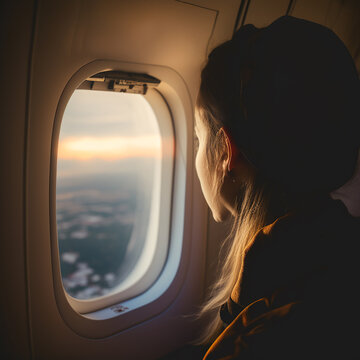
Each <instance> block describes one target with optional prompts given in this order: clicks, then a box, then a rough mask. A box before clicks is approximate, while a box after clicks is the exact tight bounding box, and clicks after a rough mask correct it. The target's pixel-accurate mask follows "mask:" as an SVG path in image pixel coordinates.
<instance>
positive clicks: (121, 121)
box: [56, 89, 165, 300]
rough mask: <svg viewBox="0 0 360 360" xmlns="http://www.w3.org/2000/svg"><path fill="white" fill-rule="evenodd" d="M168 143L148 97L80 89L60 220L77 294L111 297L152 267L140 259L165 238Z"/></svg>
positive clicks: (70, 114) (63, 253) (60, 161)
mask: <svg viewBox="0 0 360 360" xmlns="http://www.w3.org/2000/svg"><path fill="white" fill-rule="evenodd" d="M162 141H163V139H162V137H161V131H160V129H159V124H158V120H157V118H156V115H155V113H154V111H153V109H152V107H151V106H150V104H149V102H148V101H147V100H146V97H145V96H143V95H139V94H128V93H119V92H109V91H92V90H84V89H77V90H75V92H74V93H73V95H72V97H71V98H70V100H69V102H68V105H67V107H66V109H65V112H64V116H63V119H62V124H61V130H60V137H59V145H58V157H57V182H56V220H57V231H58V246H59V255H60V267H61V276H62V282H63V286H64V289H65V290H66V292H67V294H68V295H70V296H71V297H73V298H75V299H79V300H80V299H92V300H93V299H97V298H99V297H104V296H108V295H109V294H113V293H115V292H117V291H119V289H120V288H121V285H122V284H124V281H125V280H126V279H127V278H128V277H129V276H130V274H131V273H132V272H134V271H135V270H134V269H137V270H136V271H137V272H138V273H139V272H140V273H141V272H142V273H146V272H147V271H149V270H148V265H147V264H145V265H144V266H142V265H141V264H140V265H139V262H140V261H141V259H143V258H144V254H143V251H144V249H147V248H148V247H149V245H148V244H147V242H149V241H150V242H151V241H156V238H157V234H156V231H155V232H154V229H153V228H154V226H153V224H152V223H153V222H154V221H155V222H156V221H158V219H157V218H156V216H158V210H157V209H158V208H159V206H158V204H157V203H158V202H159V199H158V198H159V193H160V188H159V184H158V182H159V179H160V173H161V171H162V162H163V159H164V157H165V155H164V149H163V146H162ZM156 189H158V190H156ZM155 228H156V227H155ZM149 256H150V255H149ZM149 256H146V257H147V258H148V257H149Z"/></svg>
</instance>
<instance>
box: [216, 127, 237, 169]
mask: <svg viewBox="0 0 360 360" xmlns="http://www.w3.org/2000/svg"><path fill="white" fill-rule="evenodd" d="M220 131H221V132H222V136H223V137H224V140H225V154H224V155H225V157H224V165H226V168H227V170H228V171H231V170H232V169H233V168H234V167H235V162H236V161H237V158H238V155H239V150H238V149H237V147H236V145H235V143H234V141H233V140H232V138H231V136H230V134H229V132H228V131H227V130H226V129H225V128H224V127H222V128H220Z"/></svg>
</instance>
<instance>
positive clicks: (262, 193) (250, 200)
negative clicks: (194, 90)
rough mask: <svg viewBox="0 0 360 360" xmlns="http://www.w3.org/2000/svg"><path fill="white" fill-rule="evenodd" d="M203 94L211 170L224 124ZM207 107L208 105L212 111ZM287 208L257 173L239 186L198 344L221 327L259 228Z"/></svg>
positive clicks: (285, 201)
mask: <svg viewBox="0 0 360 360" xmlns="http://www.w3.org/2000/svg"><path fill="white" fill-rule="evenodd" d="M206 94H207V92H201V91H200V93H199V96H198V100H197V111H198V114H199V121H202V122H203V124H204V125H205V127H206V129H207V131H208V136H209V138H208V141H209V144H208V146H207V148H206V149H207V153H206V155H207V160H208V163H209V166H210V167H214V166H215V165H216V163H217V162H218V161H219V158H220V154H221V152H222V151H224V147H225V142H224V139H223V137H222V136H221V135H220V134H221V133H220V132H219V129H220V128H221V126H222V125H223V124H222V122H221V121H219V120H220V119H221V116H220V115H219V111H218V110H217V107H216V102H215V101H214V99H212V101H211V102H209V101H208V99H206V98H204V97H205V96H207V95H206ZM208 104H211V108H210V107H209V106H208ZM222 182H223V179H222V178H217V179H215V181H214V182H213V184H214V188H213V189H212V190H213V192H214V193H219V192H220V187H221V185H222ZM288 206H289V200H288V197H287V194H286V193H285V192H284V191H282V190H281V189H280V188H279V187H278V186H276V185H275V184H273V183H272V182H271V181H269V180H267V179H264V178H263V177H262V176H261V174H260V173H256V174H255V176H254V177H252V178H250V179H247V181H244V182H243V183H242V186H241V191H240V193H239V194H238V197H237V199H236V214H235V216H234V218H233V224H232V229H231V232H230V234H229V236H228V237H227V239H226V240H225V241H224V243H223V246H222V252H223V255H224V256H221V258H224V259H225V260H224V262H223V263H222V264H221V271H220V274H219V276H218V278H217V279H216V281H215V283H214V284H213V285H212V289H211V292H210V294H209V298H208V299H207V301H206V302H205V303H204V304H203V307H202V309H201V310H200V312H199V316H200V317H202V316H204V317H210V318H211V319H210V321H209V323H208V326H207V328H206V329H205V331H204V332H203V334H202V336H200V338H199V339H198V340H197V343H199V344H204V343H208V342H209V341H212V340H213V339H214V338H215V337H216V336H217V335H218V333H219V331H220V330H221V327H222V322H221V319H220V317H219V315H218V310H219V308H220V306H221V305H222V304H223V303H224V302H225V301H226V300H227V299H228V297H229V296H230V294H231V291H232V289H233V287H234V285H235V283H236V281H237V279H238V275H239V274H240V272H241V268H242V263H243V254H244V250H245V248H246V246H247V245H248V243H249V242H250V240H251V239H252V238H253V237H254V236H255V234H256V233H257V231H258V230H259V229H261V228H262V227H264V226H265V225H266V224H269V223H271V222H272V221H274V220H275V219H276V218H277V217H278V216H281V215H282V214H284V213H285V212H286V209H287V207H288Z"/></svg>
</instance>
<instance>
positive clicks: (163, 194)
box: [54, 88, 174, 314]
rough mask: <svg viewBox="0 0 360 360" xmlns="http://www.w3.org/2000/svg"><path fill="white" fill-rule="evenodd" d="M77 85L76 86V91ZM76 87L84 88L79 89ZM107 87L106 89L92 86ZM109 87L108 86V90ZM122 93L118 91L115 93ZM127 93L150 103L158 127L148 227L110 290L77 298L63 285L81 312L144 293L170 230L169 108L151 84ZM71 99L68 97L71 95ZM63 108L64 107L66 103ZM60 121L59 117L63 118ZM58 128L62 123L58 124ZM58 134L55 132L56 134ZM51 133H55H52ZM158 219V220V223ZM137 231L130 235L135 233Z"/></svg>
mask: <svg viewBox="0 0 360 360" xmlns="http://www.w3.org/2000/svg"><path fill="white" fill-rule="evenodd" d="M77 90H78V89H75V91H77ZM79 91H83V90H81V88H80V90H79ZM91 91H94V92H97V91H106V90H91ZM108 91H111V90H108ZM118 95H119V96H121V94H120V93H119V94H118ZM129 96H143V97H144V98H145V100H146V102H147V103H148V105H149V106H150V107H151V109H152V111H153V113H154V116H155V118H156V121H157V124H158V127H159V136H160V137H161V151H162V153H163V154H165V156H163V157H162V159H161V160H160V161H161V164H160V166H159V167H160V169H159V171H157V170H156V171H155V178H156V179H155V180H154V184H153V188H152V194H151V198H152V200H151V204H150V219H149V225H150V227H149V229H148V231H147V235H146V240H145V243H144V250H145V251H143V252H142V254H141V256H140V259H138V261H137V263H136V265H135V266H134V268H132V269H131V270H130V271H129V273H127V274H126V276H127V281H123V282H121V283H120V284H119V285H118V286H117V288H114V292H113V291H112V292H111V293H110V294H108V295H105V296H99V297H96V298H94V299H77V298H75V297H73V296H71V295H70V294H69V293H68V292H67V291H66V289H64V291H65V295H66V298H67V300H68V302H69V304H70V305H71V307H72V308H73V309H74V310H75V311H77V312H79V313H81V314H88V313H92V312H96V311H98V310H100V309H103V308H106V307H108V306H111V305H113V304H114V303H119V302H122V301H125V300H128V299H131V298H134V297H136V296H137V295H139V294H141V293H143V292H144V291H146V290H147V289H148V288H150V287H151V285H152V284H153V283H154V282H155V281H156V279H157V277H158V276H159V274H160V272H161V270H162V268H163V266H164V264H165V261H166V257H167V252H168V246H169V231H170V208H171V194H172V178H173V167H174V164H173V158H174V144H173V142H174V130H173V124H172V118H171V114H170V112H169V109H168V107H167V105H166V103H165V101H164V99H163V98H162V96H161V95H160V94H159V92H158V91H156V90H155V89H153V88H149V89H148V91H147V93H146V95H140V94H130V95H129ZM70 99H71V97H70ZM65 109H66V107H65ZM59 121H62V119H61V120H60V119H59ZM60 132H61V124H60ZM59 135H60V134H58V136H59ZM54 136H56V135H55V134H54ZM160 221H161V223H160ZM136 235H137V234H136V231H134V232H133V233H132V237H136ZM140 262H142V263H144V262H145V264H146V268H145V269H140V270H139V267H141V266H139V263H140ZM60 270H61V267H60Z"/></svg>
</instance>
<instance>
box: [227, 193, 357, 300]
mask: <svg viewBox="0 0 360 360" xmlns="http://www.w3.org/2000/svg"><path fill="white" fill-rule="evenodd" d="M359 239H360V225H359V221H358V220H355V219H354V218H352V217H351V216H350V215H349V214H348V212H347V210H346V208H345V207H344V206H343V205H342V203H340V202H338V201H334V200H329V201H328V202H326V204H323V205H322V206H320V207H318V208H317V209H315V208H313V209H309V211H308V212H305V211H303V212H298V213H289V214H287V215H285V216H283V217H281V218H279V219H277V220H276V221H275V222H273V223H272V224H270V225H268V226H266V227H264V228H262V229H261V230H259V231H258V233H257V234H256V235H255V236H254V238H253V239H252V240H251V241H250V243H249V244H248V246H247V247H246V249H245V253H244V258H243V266H242V270H241V274H240V276H239V279H238V282H237V284H236V285H235V287H234V290H233V293H232V298H233V300H234V301H235V302H236V303H238V304H240V305H241V307H244V306H246V305H247V304H249V303H250V302H252V301H254V300H256V299H258V298H261V297H264V296H271V295H272V294H273V293H274V291H277V290H278V289H284V288H289V286H292V285H293V284H299V281H300V282H302V281H304V279H306V278H307V279H309V278H313V279H315V278H316V276H317V275H316V276H315V275H314V274H321V275H323V274H324V272H326V273H330V272H336V273H337V276H340V275H339V274H340V273H345V272H346V271H350V270H348V269H349V266H353V264H355V260H354V259H353V257H354V254H355V253H356V252H355V250H356V249H355V247H356V246H357V241H356V240H359Z"/></svg>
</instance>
